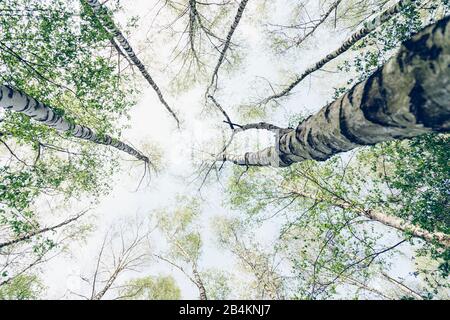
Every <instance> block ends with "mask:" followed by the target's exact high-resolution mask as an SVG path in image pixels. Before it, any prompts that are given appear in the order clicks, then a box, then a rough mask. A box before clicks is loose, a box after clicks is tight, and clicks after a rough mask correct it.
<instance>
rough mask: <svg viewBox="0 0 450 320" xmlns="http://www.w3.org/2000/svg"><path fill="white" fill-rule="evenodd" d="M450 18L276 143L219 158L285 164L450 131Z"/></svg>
mask: <svg viewBox="0 0 450 320" xmlns="http://www.w3.org/2000/svg"><path fill="white" fill-rule="evenodd" d="M449 65H450V17H446V18H444V19H442V20H440V21H438V22H437V23H434V24H432V25H430V26H428V27H426V28H425V29H423V30H422V31H420V32H419V33H417V34H416V35H414V36H413V37H412V38H411V39H410V40H408V41H406V42H405V43H404V44H403V45H402V46H401V48H400V51H399V53H398V54H397V55H395V56H394V57H392V58H391V59H389V61H388V62H387V63H386V64H385V65H384V66H383V67H382V68H380V69H378V70H377V71H376V72H375V73H374V74H373V75H372V76H370V77H369V78H368V79H367V80H365V81H363V82H360V83H358V84H356V85H355V86H354V87H353V88H352V89H350V91H348V92H347V93H346V94H345V95H343V96H342V97H341V98H339V99H337V100H336V101H334V102H332V103H331V104H329V105H328V106H326V107H324V108H323V109H321V110H320V111H319V112H318V113H316V114H315V115H313V116H311V117H309V118H308V119H306V120H305V121H303V122H301V123H300V124H299V125H298V127H297V128H296V129H295V130H292V131H291V132H289V133H282V134H279V135H278V136H277V140H276V142H277V143H276V146H275V147H270V148H266V149H264V150H261V151H259V152H248V153H246V154H245V155H240V156H234V155H228V154H223V155H220V156H219V157H218V159H217V160H218V161H231V162H233V163H235V164H238V165H247V166H274V167H286V166H289V165H291V164H292V163H295V162H301V161H304V160H308V159H313V160H318V161H324V160H327V159H329V158H330V157H332V156H333V155H335V154H338V153H340V152H345V151H349V150H352V149H354V148H357V147H359V146H364V145H374V144H376V143H379V142H383V141H390V140H395V139H405V138H412V137H416V136H419V135H422V134H425V133H428V132H448V131H449V130H450V67H449Z"/></svg>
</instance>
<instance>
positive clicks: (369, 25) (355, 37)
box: [262, 0, 417, 103]
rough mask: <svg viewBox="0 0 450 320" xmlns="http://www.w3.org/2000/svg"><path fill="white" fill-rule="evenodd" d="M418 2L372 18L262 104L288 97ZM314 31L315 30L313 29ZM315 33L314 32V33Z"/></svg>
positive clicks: (410, 0) (399, 5)
mask: <svg viewBox="0 0 450 320" xmlns="http://www.w3.org/2000/svg"><path fill="white" fill-rule="evenodd" d="M416 1H417V0H400V1H398V2H397V3H396V4H395V5H393V6H392V7H390V8H388V9H386V10H385V11H383V12H382V13H381V14H379V15H377V16H375V17H373V18H370V19H369V20H368V21H366V22H365V23H364V26H363V27H362V28H361V29H360V30H358V31H357V32H355V33H354V34H352V35H351V36H350V37H349V38H348V39H347V40H346V41H345V42H344V43H343V44H342V45H341V46H340V47H339V48H338V49H336V50H334V51H333V52H331V53H329V54H327V55H326V56H325V57H324V58H322V59H321V60H320V61H318V62H317V63H315V64H314V65H312V66H311V67H309V68H308V69H306V70H305V71H304V72H303V73H302V74H301V75H298V76H297V77H296V79H295V80H294V81H293V82H292V83H291V84H289V85H288V86H287V87H286V88H285V89H284V90H282V91H281V92H279V93H276V94H274V95H271V96H270V97H268V98H266V99H264V100H263V101H262V103H267V102H269V101H270V100H273V99H278V98H281V97H283V96H286V95H288V94H289V93H290V92H291V91H292V89H294V88H295V87H296V86H297V85H298V84H299V83H300V82H302V81H303V80H304V79H305V78H306V77H307V76H309V75H310V74H311V73H313V72H315V71H317V70H319V69H320V68H322V67H323V66H324V65H326V64H327V63H328V62H330V61H332V60H334V59H336V58H337V57H339V56H340V55H341V54H343V53H344V52H346V51H348V50H349V49H350V48H351V47H352V46H353V45H355V44H356V43H357V42H358V41H359V40H361V39H363V38H365V37H366V36H367V35H369V34H370V33H371V32H372V31H374V30H375V29H376V28H378V27H379V26H381V25H382V24H383V23H385V22H386V21H388V20H389V19H391V18H392V17H393V16H395V15H396V14H397V13H399V12H400V10H401V9H402V8H403V7H405V6H407V5H408V4H410V3H414V2H416ZM336 5H339V1H337V2H336ZM313 30H314V29H313ZM312 32H313V31H312Z"/></svg>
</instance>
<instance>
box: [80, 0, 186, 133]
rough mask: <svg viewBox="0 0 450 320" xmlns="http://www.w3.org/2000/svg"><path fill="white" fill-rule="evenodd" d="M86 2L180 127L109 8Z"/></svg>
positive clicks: (92, 1)
mask: <svg viewBox="0 0 450 320" xmlns="http://www.w3.org/2000/svg"><path fill="white" fill-rule="evenodd" d="M85 2H86V3H87V4H88V5H89V6H90V7H91V8H92V10H93V11H94V12H95V13H96V14H97V15H98V18H100V19H99V20H100V21H101V23H102V25H103V26H104V28H105V29H106V30H107V31H108V32H109V33H110V34H111V35H112V36H113V37H114V38H115V39H116V40H117V42H118V43H119V44H120V46H121V47H122V49H123V50H124V51H125V53H126V54H127V55H128V57H129V58H130V60H131V61H132V62H133V63H134V65H135V66H136V67H137V68H138V69H139V71H140V72H141V74H142V75H143V76H144V78H145V79H146V80H147V82H148V83H149V84H150V85H151V86H152V88H153V90H155V92H156V94H157V95H158V98H159V101H161V103H162V104H163V105H164V107H165V108H166V109H167V111H169V113H170V114H171V115H172V117H173V118H174V119H175V121H176V122H177V126H178V127H180V120H179V119H178V117H177V115H176V114H175V112H174V111H173V110H172V108H171V107H170V106H169V104H168V103H167V102H166V100H165V99H164V97H163V95H162V93H161V90H160V89H159V87H158V85H157V84H156V83H155V81H154V80H153V78H152V77H151V76H150V73H148V71H147V69H146V68H145V66H144V64H143V63H142V61H141V60H140V59H139V58H138V56H137V55H136V53H135V52H134V50H133V48H132V47H131V45H130V43H129V42H128V40H127V39H126V38H125V36H124V35H123V33H122V31H120V30H119V28H117V26H116V25H115V23H114V21H113V20H112V17H111V16H110V14H109V12H108V9H107V8H106V7H105V6H103V5H102V4H101V3H100V2H99V1H98V0H85Z"/></svg>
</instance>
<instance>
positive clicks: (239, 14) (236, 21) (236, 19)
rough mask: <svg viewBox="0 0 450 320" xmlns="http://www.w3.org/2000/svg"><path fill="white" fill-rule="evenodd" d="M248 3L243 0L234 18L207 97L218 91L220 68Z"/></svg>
mask: <svg viewBox="0 0 450 320" xmlns="http://www.w3.org/2000/svg"><path fill="white" fill-rule="evenodd" d="M247 2H248V0H242V1H241V2H240V4H239V7H238V11H237V13H236V16H235V17H234V21H233V24H232V25H231V27H230V30H229V31H228V34H227V39H226V40H225V43H224V45H223V49H222V51H221V53H220V56H219V60H218V61H217V64H216V67H215V68H214V72H213V75H212V78H211V83H210V84H209V86H208V89H207V91H206V96H209V95H210V94H214V92H215V91H216V87H217V79H218V77H219V69H220V66H221V65H222V63H223V60H224V59H225V55H226V53H227V51H228V49H229V47H230V44H231V38H232V37H233V33H234V31H235V30H236V28H237V26H238V24H239V21H241V18H242V14H243V13H244V9H245V6H246V5H247ZM211 89H213V91H212V92H210V90H211Z"/></svg>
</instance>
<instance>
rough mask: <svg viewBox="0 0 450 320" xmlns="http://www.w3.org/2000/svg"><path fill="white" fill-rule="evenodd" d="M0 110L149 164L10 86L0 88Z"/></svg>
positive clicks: (132, 151) (138, 154)
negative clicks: (24, 117)
mask: <svg viewBox="0 0 450 320" xmlns="http://www.w3.org/2000/svg"><path fill="white" fill-rule="evenodd" d="M0 108H4V109H6V110H12V111H15V112H20V113H23V114H25V115H27V116H29V117H30V118H32V119H33V120H35V121H38V122H40V123H42V124H44V125H46V126H48V127H52V128H54V129H56V130H58V131H60V132H69V133H70V134H71V135H72V136H74V137H75V138H79V139H83V140H87V141H91V142H94V143H98V144H103V145H106V146H111V147H114V148H116V149H118V150H120V151H122V152H126V153H128V154H129V155H131V156H133V157H135V158H137V159H138V160H142V161H144V162H149V159H148V158H147V157H146V156H145V155H143V154H142V153H141V152H139V151H138V150H136V149H134V148H132V147H130V146H129V145H127V144H125V143H123V142H121V141H119V140H116V139H114V138H112V137H110V136H109V135H104V136H99V135H97V134H96V133H95V132H94V131H92V130H91V129H90V128H88V127H85V126H82V125H79V124H74V123H72V122H69V121H67V120H66V119H65V118H64V117H62V116H60V115H58V114H57V113H56V112H55V111H54V110H53V109H52V108H51V107H50V106H48V105H46V104H44V103H42V102H40V101H37V100H36V99H34V98H33V97H30V96H29V95H27V94H25V93H23V92H21V91H19V90H17V89H14V88H12V87H10V86H6V85H2V86H0Z"/></svg>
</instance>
